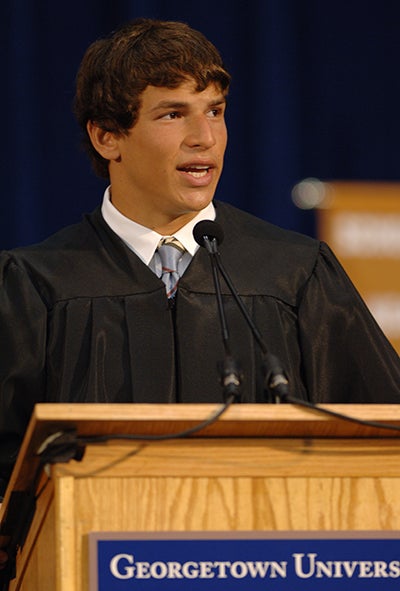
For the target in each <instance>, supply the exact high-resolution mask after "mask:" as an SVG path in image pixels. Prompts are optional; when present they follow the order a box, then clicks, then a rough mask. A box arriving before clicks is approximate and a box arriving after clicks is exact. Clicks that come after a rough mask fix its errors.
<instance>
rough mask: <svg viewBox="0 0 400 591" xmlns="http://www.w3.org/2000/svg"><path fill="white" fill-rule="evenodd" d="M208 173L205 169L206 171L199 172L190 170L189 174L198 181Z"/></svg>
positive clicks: (206, 169)
mask: <svg viewBox="0 0 400 591" xmlns="http://www.w3.org/2000/svg"><path fill="white" fill-rule="evenodd" d="M207 171H208V168H204V169H202V170H198V171H194V170H188V173H189V174H191V175H192V176H194V177H195V178H196V179H199V178H201V177H202V176H206V174H207Z"/></svg>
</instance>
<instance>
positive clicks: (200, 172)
mask: <svg viewBox="0 0 400 591" xmlns="http://www.w3.org/2000/svg"><path fill="white" fill-rule="evenodd" d="M210 168H211V166H206V165H205V166H200V165H199V166H195V165H193V166H184V167H182V168H179V169H178V170H180V171H181V172H185V173H186V174H190V175H191V176H193V177H194V178H195V179H200V178H202V177H205V176H206V175H207V174H208V172H209V170H210Z"/></svg>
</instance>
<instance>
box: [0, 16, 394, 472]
mask: <svg viewBox="0 0 400 591" xmlns="http://www.w3.org/2000/svg"><path fill="white" fill-rule="evenodd" d="M229 81H230V77H229V74H228V73H227V71H226V70H225V68H224V66H223V63H222V61H221V58H220V56H219V54H218V52H217V50H216V49H215V48H214V47H213V45H212V44H211V43H210V42H209V41H207V40H206V39H205V38H204V37H203V35H201V34H200V33H198V32H197V31H194V30H192V29H190V28H189V27H188V26H186V25H184V24H181V23H171V22H159V21H154V20H146V19H145V20H138V21H135V22H133V23H130V24H129V25H127V26H126V27H124V28H122V29H121V30H119V31H117V32H115V33H113V34H112V35H111V36H110V37H108V38H106V39H102V40H99V41H97V42H95V43H94V44H93V45H92V46H91V47H90V48H89V49H88V51H87V53H86V55H85V56H84V59H83V62H82V65H81V68H80V71H79V74H78V79H77V93H76V103H75V108H76V114H77V118H78V121H79V122H80V124H81V126H82V129H83V131H84V134H85V142H86V146H87V149H88V152H89V155H90V157H91V159H92V162H93V165H94V167H95V170H96V171H97V172H98V173H99V174H101V175H103V176H106V177H107V178H109V180H110V186H109V188H108V189H107V191H106V193H105V196H104V200H103V203H102V206H101V208H100V207H99V208H98V209H97V210H95V211H94V212H93V213H92V214H90V215H87V216H85V218H84V219H83V221H82V222H81V223H78V224H77V225H75V226H72V227H68V228H66V229H64V230H61V231H60V232H58V233H57V234H55V235H54V236H52V237H50V238H49V239H48V240H46V241H45V242H43V243H41V244H37V245H34V246H31V247H29V248H21V249H16V250H14V251H12V252H5V253H3V254H2V257H1V263H0V281H1V287H0V290H1V291H0V293H1V295H0V346H1V351H2V354H1V356H0V436H1V439H0V462H1V464H2V465H3V474H4V477H5V478H6V477H7V470H8V468H9V467H10V466H11V465H12V463H13V461H14V459H15V453H16V450H17V449H18V445H19V443H20V440H21V437H22V435H23V433H24V430H25V428H26V425H27V422H28V420H29V417H30V414H31V412H32V408H33V406H34V404H35V403H36V402H42V401H46V402H54V401H58V402H219V401H222V400H223V392H222V388H221V384H220V375H219V362H221V361H222V359H223V357H224V347H223V343H222V339H221V329H220V322H219V316H218V308H217V302H216V295H215V289H214V283H213V277H212V273H211V268H210V260H209V256H208V254H207V252H206V250H205V249H203V248H200V249H199V248H198V245H197V243H196V242H195V240H194V238H193V234H192V231H193V228H194V226H195V225H196V224H197V223H198V222H199V221H200V220H204V219H206V220H214V219H215V220H216V221H217V222H218V224H219V225H220V226H221V227H222V229H223V231H224V234H225V238H224V241H223V243H222V244H221V245H220V254H221V259H222V260H223V262H224V266H225V267H226V269H227V270H228V272H229V274H230V276H231V279H232V282H233V284H234V285H235V287H236V289H237V290H238V292H239V294H240V296H241V297H242V299H243V301H244V303H245V305H246V306H247V309H248V310H249V313H250V315H251V317H252V319H253V321H254V322H255V324H256V326H257V327H258V330H259V331H260V333H261V335H262V337H263V339H264V340H265V343H266V344H267V346H268V348H269V350H270V351H271V352H272V353H273V354H275V355H276V356H277V357H278V358H279V359H280V361H281V363H282V365H283V367H284V368H285V371H286V374H287V377H288V380H289V387H290V392H291V394H292V395H293V396H295V397H297V398H302V399H305V400H311V401H314V402H382V403H389V402H399V401H400V391H399V384H400V367H399V358H398V356H397V354H396V353H395V352H394V350H393V349H392V347H391V346H390V345H389V343H388V342H387V340H386V338H385V337H384V335H383V334H382V332H381V331H380V329H379V328H378V326H377V325H376V323H375V321H374V320H373V318H372V317H371V315H370V314H369V312H368V310H367V309H366V307H365V305H364V304H363V302H362V301H361V299H360V297H359V296H358V294H357V293H356V291H355V289H354V287H353V286H352V284H351V283H350V281H349V279H348V278H347V276H346V274H345V273H344V271H343V270H342V268H341V267H340V265H339V263H338V262H337V260H336V259H335V257H334V256H333V255H332V253H331V252H330V250H329V248H328V247H327V246H326V245H325V244H321V243H320V242H319V241H317V240H313V239H311V238H309V237H306V236H302V235H299V234H295V233H292V232H288V231H285V230H283V229H280V228H277V227H275V226H272V225H271V224H268V223H267V222H265V221H262V220H259V219H257V218H255V217H253V216H250V215H248V214H246V213H244V212H241V211H239V210H237V209H235V208H233V207H231V206H229V205H227V204H224V203H220V202H213V196H214V192H215V188H216V186H217V183H218V179H219V177H220V175H221V171H222V166H223V158H224V151H225V147H226V141H227V132H226V128H225V122H224V111H225V106H226V95H227V92H228V87H229ZM172 236H175V238H176V239H178V240H179V243H180V244H179V245H178V250H179V257H178V258H179V261H178V263H177V265H178V267H177V269H174V271H176V272H177V274H178V276H179V284H178V288H177V286H176V277H175V280H174V281H173V282H172V283H171V285H169V287H168V288H166V286H165V285H164V282H163V269H162V267H163V266H164V267H166V266H168V264H166V263H164V264H163V263H162V254H161V253H162V252H163V249H162V248H161V247H160V249H159V244H160V239H162V238H165V237H167V238H168V237H172ZM167 242H168V240H167ZM171 248H172V249H173V248H175V247H174V246H172V247H171ZM164 270H165V269H164ZM170 280H171V278H170V277H169V278H168V279H167V281H170ZM166 289H167V291H168V290H169V289H170V290H171V291H172V298H169V296H170V295H171V294H170V293H167V292H166ZM176 289H177V291H176ZM222 290H223V292H224V295H223V300H224V306H225V313H226V318H227V324H228V327H229V332H230V349H231V351H232V355H233V356H234V357H235V358H236V359H237V360H238V363H239V364H240V366H241V369H242V374H243V383H242V397H241V401H242V402H265V401H266V400H267V397H266V392H265V389H264V375H263V369H262V352H261V351H260V347H259V346H258V344H257V342H256V341H255V340H254V338H253V336H252V333H251V331H250V329H249V327H248V326H247V324H246V322H245V320H244V318H243V316H242V314H241V312H240V310H239V309H238V306H237V304H236V302H235V299H234V298H233V297H232V295H231V294H230V291H229V289H228V288H227V286H226V285H225V283H224V282H222Z"/></svg>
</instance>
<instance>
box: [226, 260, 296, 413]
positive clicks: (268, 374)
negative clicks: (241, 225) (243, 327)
mask: <svg viewBox="0 0 400 591" xmlns="http://www.w3.org/2000/svg"><path fill="white" fill-rule="evenodd" d="M214 257H215V262H216V266H217V267H218V270H219V271H220V273H221V275H222V277H223V278H224V281H225V283H226V284H227V286H228V288H229V291H230V292H231V294H232V296H233V297H234V299H235V301H236V303H237V305H238V306H239V309H240V311H241V312H242V314H243V316H244V318H245V320H246V322H247V324H248V326H249V327H250V330H251V332H252V333H253V336H254V338H255V340H256V341H257V343H258V345H259V347H260V349H261V352H262V356H263V361H262V369H263V373H264V390H265V391H266V392H267V394H268V397H269V400H268V402H275V403H280V402H285V399H286V397H287V396H288V395H289V382H288V379H287V377H286V375H285V371H284V369H283V368H282V366H281V364H280V362H279V360H278V358H277V357H276V356H275V355H272V354H271V353H269V352H268V348H267V346H266V344H265V342H264V339H263V338H262V336H261V333H260V331H259V330H258V328H257V326H256V325H255V324H254V322H253V320H252V318H251V316H250V314H249V312H248V310H247V308H246V306H245V305H244V303H243V301H242V298H241V297H240V295H239V294H238V292H237V291H236V289H235V286H234V285H233V283H232V280H231V278H230V277H229V275H228V273H227V271H226V269H225V267H224V265H223V263H222V260H221V257H220V255H219V252H218V251H217V252H215V255H214Z"/></svg>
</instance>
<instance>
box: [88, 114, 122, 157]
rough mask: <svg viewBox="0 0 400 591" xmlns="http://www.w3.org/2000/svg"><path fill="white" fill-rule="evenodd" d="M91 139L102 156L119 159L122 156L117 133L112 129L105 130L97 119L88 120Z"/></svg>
mask: <svg viewBox="0 0 400 591" xmlns="http://www.w3.org/2000/svg"><path fill="white" fill-rule="evenodd" d="M86 129H87V132H88V134H89V137H90V141H91V142H92V144H93V147H94V149H95V150H97V152H98V153H99V154H100V156H103V158H105V159H106V160H118V159H119V158H120V155H121V154H120V151H119V144H118V139H117V137H116V135H115V134H114V133H113V132H111V131H105V130H104V129H102V128H101V127H99V126H98V125H97V124H96V122H95V121H88V123H87V126H86Z"/></svg>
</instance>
